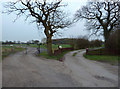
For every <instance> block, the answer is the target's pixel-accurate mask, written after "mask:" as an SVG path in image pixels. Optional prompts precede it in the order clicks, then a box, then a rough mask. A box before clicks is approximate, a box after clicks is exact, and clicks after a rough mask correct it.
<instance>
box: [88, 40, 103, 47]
mask: <svg viewBox="0 0 120 89" xmlns="http://www.w3.org/2000/svg"><path fill="white" fill-rule="evenodd" d="M102 43H103V42H102V41H101V40H92V41H90V47H101V46H102Z"/></svg>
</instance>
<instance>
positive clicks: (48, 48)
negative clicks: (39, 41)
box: [47, 37, 53, 56]
mask: <svg viewBox="0 0 120 89" xmlns="http://www.w3.org/2000/svg"><path fill="white" fill-rule="evenodd" d="M47 53H48V55H50V56H51V55H52V54H53V53H52V37H47Z"/></svg>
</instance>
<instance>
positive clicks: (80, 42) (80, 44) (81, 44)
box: [75, 38, 89, 49]
mask: <svg viewBox="0 0 120 89" xmlns="http://www.w3.org/2000/svg"><path fill="white" fill-rule="evenodd" d="M75 43H76V49H84V48H87V47H89V40H88V39H86V38H78V39H76V42H75Z"/></svg>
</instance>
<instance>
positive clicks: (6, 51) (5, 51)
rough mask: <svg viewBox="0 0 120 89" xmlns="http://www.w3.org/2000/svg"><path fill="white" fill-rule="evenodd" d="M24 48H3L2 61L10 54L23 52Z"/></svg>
mask: <svg viewBox="0 0 120 89" xmlns="http://www.w3.org/2000/svg"><path fill="white" fill-rule="evenodd" d="M23 50H24V48H21V47H16V46H13V47H10V46H2V59H4V58H5V57H7V56H8V55H10V54H13V53H16V52H18V51H23Z"/></svg>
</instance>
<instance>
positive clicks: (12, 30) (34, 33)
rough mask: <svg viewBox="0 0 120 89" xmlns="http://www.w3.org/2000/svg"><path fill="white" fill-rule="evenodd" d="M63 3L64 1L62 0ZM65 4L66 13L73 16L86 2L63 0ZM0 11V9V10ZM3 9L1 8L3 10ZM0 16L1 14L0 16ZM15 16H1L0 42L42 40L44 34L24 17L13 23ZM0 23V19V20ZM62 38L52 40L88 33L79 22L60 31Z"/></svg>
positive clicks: (82, 23) (81, 22) (82, 0)
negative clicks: (0, 31) (0, 36)
mask: <svg viewBox="0 0 120 89" xmlns="http://www.w3.org/2000/svg"><path fill="white" fill-rule="evenodd" d="M63 1H64V0H63ZM64 2H65V3H68V6H67V11H68V12H69V13H70V14H72V15H73V14H74V13H75V12H76V10H78V9H79V8H80V7H81V6H82V5H85V3H86V0H65V1H64ZM0 9H1V8H0ZM3 9H4V8H2V10H3ZM0 16H1V14H0ZM15 17H16V15H15V14H11V15H7V14H2V40H3V41H6V40H12V41H18V40H20V41H28V40H35V39H38V40H41V39H42V38H44V37H45V36H44V33H43V32H41V31H38V29H37V27H36V25H35V24H30V23H29V22H28V21H27V22H25V21H24V16H23V17H21V18H19V19H18V20H17V21H16V22H15V23H13V20H14V19H15ZM0 21H1V18H0ZM61 32H62V33H63V34H62V37H59V36H54V37H53V38H67V37H78V36H81V35H82V36H84V35H86V34H87V35H88V32H87V31H86V30H85V27H84V21H79V22H78V23H76V24H74V25H73V26H72V27H70V28H68V29H67V28H66V29H65V30H61Z"/></svg>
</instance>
